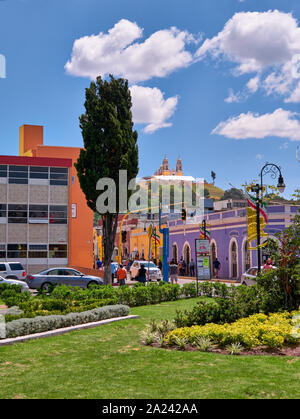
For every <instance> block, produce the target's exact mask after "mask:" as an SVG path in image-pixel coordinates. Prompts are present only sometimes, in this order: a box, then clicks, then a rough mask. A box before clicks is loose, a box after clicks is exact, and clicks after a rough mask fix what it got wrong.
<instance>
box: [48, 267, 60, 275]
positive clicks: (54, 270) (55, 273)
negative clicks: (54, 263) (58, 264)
mask: <svg viewBox="0 0 300 419" xmlns="http://www.w3.org/2000/svg"><path fill="white" fill-rule="evenodd" d="M47 275H49V276H57V275H58V269H52V270H51V271H48V273H47Z"/></svg>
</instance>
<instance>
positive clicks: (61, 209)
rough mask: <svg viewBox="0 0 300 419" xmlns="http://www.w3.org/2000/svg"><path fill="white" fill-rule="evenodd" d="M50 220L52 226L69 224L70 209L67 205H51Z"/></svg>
mask: <svg viewBox="0 0 300 419" xmlns="http://www.w3.org/2000/svg"><path fill="white" fill-rule="evenodd" d="M49 220H50V223H51V224H67V223H68V207H67V206H66V205H51V206H50V213H49Z"/></svg>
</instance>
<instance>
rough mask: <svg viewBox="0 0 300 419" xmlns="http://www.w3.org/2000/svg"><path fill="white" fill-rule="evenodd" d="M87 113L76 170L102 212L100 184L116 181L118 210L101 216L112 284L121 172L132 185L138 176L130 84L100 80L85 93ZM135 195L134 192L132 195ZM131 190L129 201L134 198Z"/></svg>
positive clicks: (91, 203)
mask: <svg viewBox="0 0 300 419" xmlns="http://www.w3.org/2000/svg"><path fill="white" fill-rule="evenodd" d="M84 106H85V113H84V114H83V115H81V117H80V128H81V132H82V137H83V143H84V148H83V149H82V150H81V152H80V156H79V158H78V161H77V163H75V167H76V170H77V174H78V179H79V182H80V186H81V189H82V191H83V192H84V194H85V197H86V201H87V205H88V206H89V207H90V208H91V209H92V210H93V211H94V212H97V213H99V212H98V209H97V205H96V203H97V199H98V197H99V195H100V194H101V193H102V191H97V189H96V185H97V182H98V181H99V180H100V179H102V178H110V179H113V180H114V182H115V185H116V210H115V212H114V213H110V212H106V213H100V216H101V218H102V221H103V244H104V266H105V274H104V282H105V283H106V284H107V283H110V282H111V265H110V262H111V258H112V254H113V250H114V241H115V236H116V231H117V225H118V215H119V170H127V179H128V182H129V181H130V180H131V179H134V178H135V177H136V176H137V173H138V147H137V138H138V134H137V132H136V131H133V122H132V113H131V107H132V101H131V95H130V91H129V89H128V81H127V80H124V79H121V78H120V79H115V78H114V77H113V76H112V75H111V76H110V80H108V81H104V80H102V78H101V77H98V78H97V80H96V82H92V83H91V84H90V87H89V88H87V89H86V93H85V103H84ZM131 193H132V192H131ZM131 193H130V192H129V191H128V196H127V198H128V199H129V198H130V194H131Z"/></svg>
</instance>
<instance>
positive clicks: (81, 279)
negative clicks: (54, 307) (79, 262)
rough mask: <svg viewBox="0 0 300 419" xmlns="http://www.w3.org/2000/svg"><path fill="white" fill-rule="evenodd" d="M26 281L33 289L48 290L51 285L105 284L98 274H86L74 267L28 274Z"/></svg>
mask: <svg viewBox="0 0 300 419" xmlns="http://www.w3.org/2000/svg"><path fill="white" fill-rule="evenodd" d="M25 280H26V282H27V284H28V285H29V288H31V289H37V288H41V289H43V290H46V291H48V290H49V287H50V286H51V285H71V286H72V287H81V288H88V287H90V286H91V285H103V283H104V281H103V279H102V278H99V277H98V276H90V275H85V274H83V273H82V272H79V271H76V269H72V268H51V269H47V270H46V271H42V272H40V273H38V274H35V275H27V276H26V279H25Z"/></svg>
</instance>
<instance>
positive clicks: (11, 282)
mask: <svg viewBox="0 0 300 419" xmlns="http://www.w3.org/2000/svg"><path fill="white" fill-rule="evenodd" d="M0 284H7V285H20V287H22V290H21V291H22V292H24V291H29V287H28V285H27V284H26V282H24V281H17V280H16V279H5V278H2V276H0Z"/></svg>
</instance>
